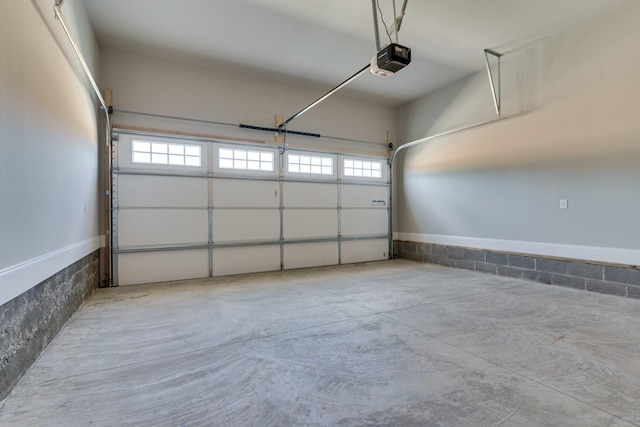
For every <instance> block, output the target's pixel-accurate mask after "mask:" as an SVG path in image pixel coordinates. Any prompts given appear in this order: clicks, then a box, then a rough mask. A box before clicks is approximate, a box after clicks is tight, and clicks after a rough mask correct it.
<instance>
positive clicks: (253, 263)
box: [213, 246, 280, 276]
mask: <svg viewBox="0 0 640 427" xmlns="http://www.w3.org/2000/svg"><path fill="white" fill-rule="evenodd" d="M274 270H280V246H250V247H242V248H220V249H214V250H213V275H214V276H228V275H231V274H242V273H258V272H261V271H274Z"/></svg>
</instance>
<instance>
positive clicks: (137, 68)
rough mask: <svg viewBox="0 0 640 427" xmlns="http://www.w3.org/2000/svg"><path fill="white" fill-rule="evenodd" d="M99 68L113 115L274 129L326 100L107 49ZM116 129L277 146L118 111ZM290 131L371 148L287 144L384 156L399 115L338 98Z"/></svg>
mask: <svg viewBox="0 0 640 427" xmlns="http://www.w3.org/2000/svg"><path fill="white" fill-rule="evenodd" d="M101 64H102V73H101V75H102V85H103V86H104V87H106V88H110V89H112V90H113V99H114V101H113V104H114V107H115V108H116V110H130V111H137V112H144V113H153V114H161V115H168V116H178V117H186V118H191V119H200V120H208V121H216V122H224V123H230V124H234V125H238V124H241V123H242V124H248V125H252V126H262V127H274V126H275V116H276V114H279V115H281V116H283V117H284V118H285V119H286V118H287V117H290V116H291V115H293V114H294V113H296V112H297V111H299V110H300V109H302V108H303V107H305V106H306V105H308V104H310V103H311V102H313V101H314V100H316V99H317V98H318V97H320V96H321V95H323V94H324V93H325V92H323V91H314V90H306V89H300V88H297V87H294V86H286V85H282V84H276V83H269V82H266V81H260V80H256V79H252V78H248V77H244V76H240V75H234V74H230V73H228V72H223V71H217V70H215V69H211V68H204V67H199V66H195V65H189V64H181V63H177V62H172V61H168V60H163V59H157V58H151V57H144V56H140V55H133V54H129V53H124V52H120V51H114V50H108V49H105V50H104V51H103V52H102V58H101ZM329 89H330V88H327V90H329ZM114 122H115V123H116V124H122V125H137V126H143V127H157V128H161V129H173V130H182V131H190V132H198V133H207V134H213V135H220V136H226V137H239V138H247V139H251V140H263V141H265V140H269V141H273V140H274V135H273V134H271V133H268V132H267V133H265V132H255V131H246V130H244V131H243V130H240V129H238V128H237V127H233V126H215V125H205V124H197V123H190V122H179V121H170V120H169V121H168V120H161V119H155V120H154V119H150V118H145V117H141V116H132V115H127V114H119V113H118V112H116V114H115V115H114ZM289 130H294V131H302V132H311V133H318V134H321V135H323V136H331V137H339V138H347V139H354V140H360V141H368V142H369V143H354V142H345V141H335V140H331V139H326V138H320V139H318V138H309V137H296V136H290V137H289V138H288V142H289V143H290V144H298V145H303V146H306V147H311V148H329V149H347V150H349V149H350V150H356V151H366V152H375V153H386V134H387V131H391V132H393V133H394V134H395V110H394V109H393V108H392V107H388V106H383V105H376V104H372V103H368V102H364V101H360V100H356V99H351V98H348V97H345V96H342V95H341V94H340V93H338V94H336V95H333V96H331V97H330V98H328V99H327V100H326V101H324V102H322V103H321V104H319V105H318V106H316V107H314V108H313V109H312V110H310V111H309V112H307V113H306V114H304V115H303V116H301V117H300V118H298V119H296V120H295V121H293V122H292V123H291V124H290V125H289Z"/></svg>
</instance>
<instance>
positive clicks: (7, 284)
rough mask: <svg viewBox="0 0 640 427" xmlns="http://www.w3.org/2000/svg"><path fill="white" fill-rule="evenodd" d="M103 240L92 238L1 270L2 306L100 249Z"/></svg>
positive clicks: (99, 237)
mask: <svg viewBox="0 0 640 427" xmlns="http://www.w3.org/2000/svg"><path fill="white" fill-rule="evenodd" d="M102 239H103V238H102V236H96V237H92V238H90V239H87V240H83V241H81V242H78V243H74V244H72V245H69V246H66V247H64V248H61V249H58V250H56V251H53V252H49V253H48V254H45V255H42V256H39V257H37V258H33V259H30V260H28V261H25V262H22V263H20V264H16V265H12V266H11V267H7V268H4V269H2V270H0V305H2V304H4V303H6V302H8V301H11V300H12V299H13V298H15V297H17V296H18V295H20V294H22V293H24V292H26V291H28V290H29V289H31V288H32V287H34V286H36V285H37V284H39V283H41V282H42V281H44V280H46V279H48V278H49V277H51V276H53V275H54V274H56V273H57V272H59V271H61V270H63V269H65V268H66V267H68V266H70V265H71V264H73V263H74V262H76V261H78V260H80V259H82V258H84V257H85V256H87V255H89V254H90V253H92V252H94V251H96V250H98V249H100V247H101V242H102Z"/></svg>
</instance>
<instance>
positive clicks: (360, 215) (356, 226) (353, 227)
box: [342, 209, 389, 236]
mask: <svg viewBox="0 0 640 427" xmlns="http://www.w3.org/2000/svg"><path fill="white" fill-rule="evenodd" d="M388 230H389V217H388V215H387V210H386V209H353V210H347V209H343V210H342V235H343V236H371V235H375V234H387V233H388Z"/></svg>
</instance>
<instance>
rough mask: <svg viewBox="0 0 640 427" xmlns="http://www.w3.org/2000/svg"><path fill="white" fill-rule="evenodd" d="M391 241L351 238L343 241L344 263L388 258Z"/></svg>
mask: <svg viewBox="0 0 640 427" xmlns="http://www.w3.org/2000/svg"><path fill="white" fill-rule="evenodd" d="M388 251H389V241H388V240H386V239H384V240H382V239H381V240H351V241H345V242H342V263H343V264H350V263H354V262H365V261H379V260H384V259H387V258H388V253H387V252H388Z"/></svg>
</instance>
